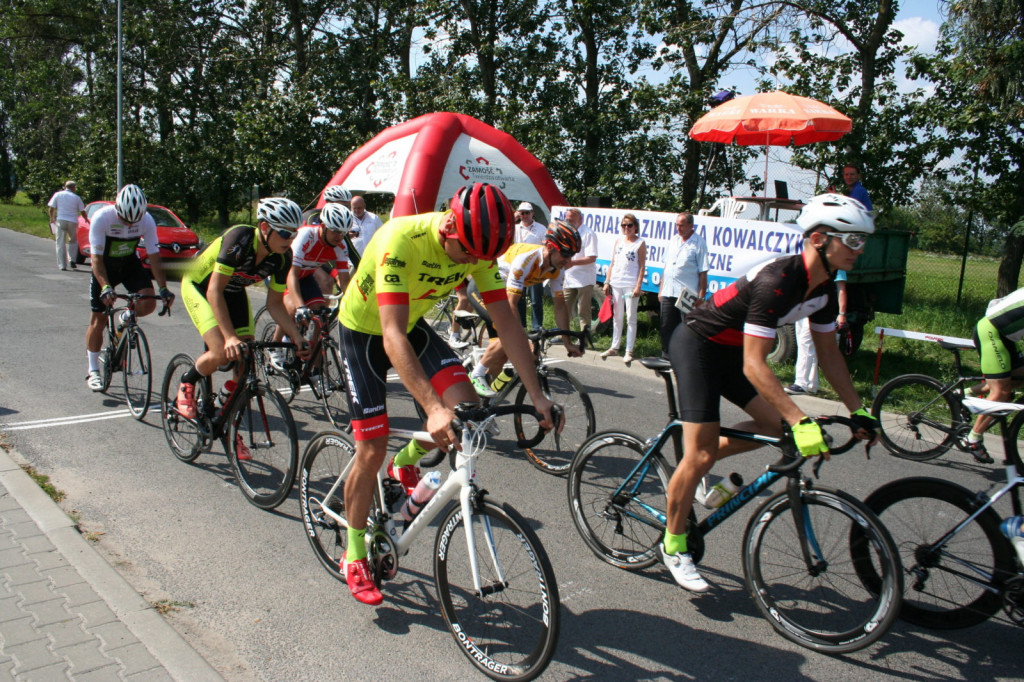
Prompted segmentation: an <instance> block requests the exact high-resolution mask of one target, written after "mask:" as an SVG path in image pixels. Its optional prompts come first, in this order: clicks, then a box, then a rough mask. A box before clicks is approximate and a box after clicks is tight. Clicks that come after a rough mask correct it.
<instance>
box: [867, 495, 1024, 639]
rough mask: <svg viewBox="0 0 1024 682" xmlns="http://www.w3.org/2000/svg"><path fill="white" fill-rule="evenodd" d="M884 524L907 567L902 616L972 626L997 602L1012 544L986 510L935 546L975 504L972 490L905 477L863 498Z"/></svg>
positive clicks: (1009, 572)
mask: <svg viewBox="0 0 1024 682" xmlns="http://www.w3.org/2000/svg"><path fill="white" fill-rule="evenodd" d="M864 502H865V504H867V505H868V506H869V507H870V508H871V509H872V511H874V512H875V513H876V514H878V516H879V518H881V519H882V522H883V523H885V525H886V527H887V528H888V529H889V532H890V533H891V534H892V537H893V539H894V540H895V541H896V546H897V548H898V549H899V553H900V558H901V559H902V562H903V569H904V571H905V572H906V576H905V580H906V582H907V590H906V592H905V593H904V595H903V610H902V611H901V612H900V615H901V616H902V618H903V619H904V620H906V621H909V622H911V623H914V624H915V625H921V626H924V627H927V628H933V629H937V630H949V629H955V628H966V627H970V626H972V625H977V624H978V623H981V622H982V621H984V620H985V619H987V618H989V617H990V616H992V615H993V614H995V613H996V612H997V611H998V610H999V608H1000V606H1002V604H1003V598H1002V595H1001V593H1000V590H1001V586H1002V584H1003V581H1004V580H1006V579H1007V578H1009V577H1010V576H1013V575H1016V572H1015V570H1014V566H1013V547H1012V546H1011V545H1010V543H1009V542H1008V541H1007V540H1006V538H1004V537H1003V535H1002V533H1001V532H1000V531H999V517H998V515H996V513H995V512H993V511H992V509H991V508H990V509H986V510H985V512H984V513H982V514H979V515H978V516H976V517H975V518H974V519H973V520H972V521H971V522H970V523H968V524H967V525H965V526H964V527H963V528H961V529H960V531H959V532H957V533H956V534H955V535H953V536H952V537H951V538H949V540H947V541H946V542H945V543H943V544H941V545H937V544H936V543H938V542H939V541H940V540H941V539H942V538H943V537H944V536H945V535H946V534H947V533H948V532H950V531H952V530H953V529H954V528H956V527H957V526H959V525H960V524H961V523H964V522H965V521H966V520H967V518H968V517H969V516H970V515H971V514H973V513H974V510H975V509H977V507H978V505H977V495H976V494H974V493H972V492H970V491H969V490H968V489H967V488H964V487H961V486H959V485H956V484H955V483H950V482H949V481H944V480H941V479H937V478H904V479H900V480H898V481H893V482H892V483H889V484H887V485H884V486H882V487H881V488H879V489H878V490H876V491H875V492H873V493H871V495H869V496H868V498H867V499H866V500H865V501H864Z"/></svg>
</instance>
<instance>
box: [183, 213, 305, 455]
mask: <svg viewBox="0 0 1024 682" xmlns="http://www.w3.org/2000/svg"><path fill="white" fill-rule="evenodd" d="M256 217H257V221H258V224H257V226H256V227H252V226H250V225H235V226H234V227H232V228H230V229H228V230H227V231H226V232H224V234H222V235H221V236H220V237H218V238H217V239H215V240H213V242H211V243H210V245H209V246H207V247H206V248H205V249H203V252H202V253H200V254H199V255H198V256H197V257H196V261H195V263H194V264H193V265H192V267H191V268H190V269H189V271H188V273H187V274H186V275H185V276H184V277H183V278H182V280H181V297H182V300H183V301H184V302H185V309H186V310H188V315H189V317H190V318H191V319H192V323H193V324H194V325H195V326H196V329H198V330H199V333H200V335H202V337H203V341H205V342H206V347H207V349H208V350H207V351H206V352H205V353H203V354H202V355H200V356H199V358H198V359H197V360H196V364H195V365H194V366H193V367H192V369H190V370H188V371H187V372H186V373H185V374H184V376H183V377H182V380H181V385H180V386H179V387H178V396H177V400H176V407H177V409H178V411H179V412H180V413H181V414H182V416H184V417H186V418H188V419H195V417H196V398H195V386H196V382H197V381H199V379H200V378H202V377H208V376H210V375H211V374H213V373H214V372H215V371H216V370H217V368H218V367H220V366H222V365H225V364H227V363H228V362H230V361H233V360H237V359H238V358H239V357H240V356H241V353H242V345H243V344H244V342H245V341H247V340H251V339H252V338H253V334H254V330H253V319H252V308H251V306H250V305H249V297H248V296H247V295H246V293H245V288H246V287H248V286H250V285H252V284H255V283H257V282H259V281H261V280H263V278H265V277H269V278H270V279H269V288H268V291H267V310H268V311H269V312H270V316H271V317H272V318H273V319H274V321H275V322H277V324H278V326H279V327H280V328H282V329H284V330H285V332H286V333H287V334H289V335H290V336H291V337H292V338H293V339H297V340H298V341H297V342H298V343H299V344H301V348H300V350H299V351H298V356H299V357H300V358H302V359H306V358H307V357H309V344H307V343H306V342H305V340H304V339H303V338H302V335H301V334H300V333H299V331H298V329H297V328H296V327H295V319H294V318H292V317H291V316H289V315H288V311H287V310H285V307H284V289H285V282H286V280H287V276H288V269H289V268H290V267H291V264H292V252H291V242H292V239H294V237H295V234H296V231H297V230H298V229H299V225H301V224H302V211H301V210H300V209H299V207H298V205H297V204H296V203H295V202H294V201H292V200H291V199H283V198H278V197H273V198H269V199H260V202H259V206H258V208H257V211H256ZM236 371H240V368H239V370H236ZM236 378H237V374H236ZM238 457H239V459H245V454H244V453H243V452H240V453H239V456H238Z"/></svg>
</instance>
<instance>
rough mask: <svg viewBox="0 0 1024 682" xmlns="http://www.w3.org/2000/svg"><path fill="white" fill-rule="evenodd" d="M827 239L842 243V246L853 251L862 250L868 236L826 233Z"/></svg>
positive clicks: (858, 233) (853, 233)
mask: <svg viewBox="0 0 1024 682" xmlns="http://www.w3.org/2000/svg"><path fill="white" fill-rule="evenodd" d="M825 234H827V235H828V236H829V237H835V238H836V239H838V240H839V241H841V242H842V243H843V246H845V247H847V248H848V249H851V250H853V251H859V250H860V249H863V248H864V244H866V243H867V241H868V235H866V234H865V233H863V232H826V233H825Z"/></svg>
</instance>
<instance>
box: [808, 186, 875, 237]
mask: <svg viewBox="0 0 1024 682" xmlns="http://www.w3.org/2000/svg"><path fill="white" fill-rule="evenodd" d="M796 224H797V225H799V226H800V227H801V228H802V229H803V231H804V234H807V233H808V232H809V231H811V230H813V229H814V228H816V227H828V228H830V229H832V230H835V231H837V232H862V233H864V234H874V232H875V219H874V217H872V215H871V212H870V211H868V210H867V208H865V207H864V204H862V203H860V202H859V201H857V200H856V199H853V198H850V197H847V196H843V195H842V194H819V195H818V196H816V197H814V198H812V199H811V200H810V201H808V202H807V205H806V206H804V210H803V211H801V213H800V217H798V218H797V219H796Z"/></svg>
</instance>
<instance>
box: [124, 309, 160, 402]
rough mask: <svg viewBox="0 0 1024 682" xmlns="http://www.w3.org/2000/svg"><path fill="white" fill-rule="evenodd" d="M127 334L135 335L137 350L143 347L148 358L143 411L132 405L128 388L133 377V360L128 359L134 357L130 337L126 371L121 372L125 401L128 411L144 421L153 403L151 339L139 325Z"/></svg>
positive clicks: (126, 351) (127, 348)
mask: <svg viewBox="0 0 1024 682" xmlns="http://www.w3.org/2000/svg"><path fill="white" fill-rule="evenodd" d="M125 334H126V335H132V334H134V335H135V336H136V348H139V347H141V348H144V349H145V353H144V355H145V358H146V359H145V363H146V383H147V389H146V400H145V403H144V404H143V406H142V408H141V409H138V410H136V408H135V406H134V405H133V404H132V400H131V391H130V390H129V388H128V381H129V379H128V377H129V376H132V375H131V371H130V370H131V360H130V359H128V358H131V357H132V355H133V353H132V348H131V338H130V337H129V339H128V345H127V347H126V348H125V353H127V354H128V358H126V359H125V366H124V371H122V372H121V374H122V377H123V379H124V400H125V402H126V403H127V404H128V411H129V412H130V413H131V415H132V416H133V417H135V418H136V419H137V420H139V421H142V420H143V419H145V418H146V414H147V413H148V412H149V403H150V402H151V400H152V395H153V356H152V355H151V354H150V351H149V339H147V338H146V332H144V331H143V330H142V327H139V326H138V325H135V326H134V327H133V328H131V329H129V330H127V331H125Z"/></svg>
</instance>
